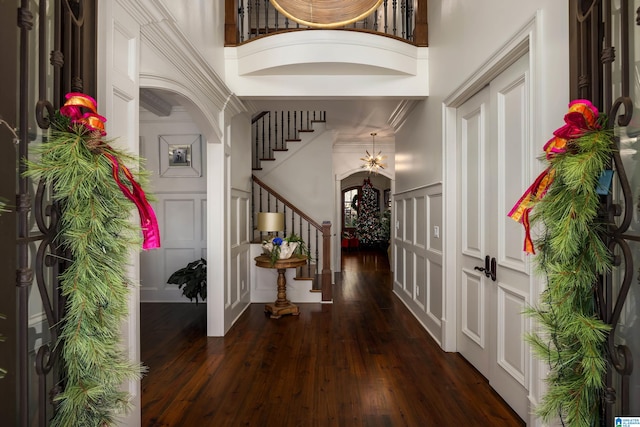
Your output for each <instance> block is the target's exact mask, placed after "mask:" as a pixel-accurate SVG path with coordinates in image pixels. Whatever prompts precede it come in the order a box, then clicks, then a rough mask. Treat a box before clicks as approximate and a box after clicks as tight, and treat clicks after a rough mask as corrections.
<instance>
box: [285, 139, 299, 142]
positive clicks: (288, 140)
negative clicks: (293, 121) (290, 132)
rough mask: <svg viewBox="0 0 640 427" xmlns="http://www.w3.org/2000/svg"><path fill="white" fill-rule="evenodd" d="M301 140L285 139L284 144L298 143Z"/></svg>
mask: <svg viewBox="0 0 640 427" xmlns="http://www.w3.org/2000/svg"><path fill="white" fill-rule="evenodd" d="M300 141H302V140H301V139H285V142H300Z"/></svg>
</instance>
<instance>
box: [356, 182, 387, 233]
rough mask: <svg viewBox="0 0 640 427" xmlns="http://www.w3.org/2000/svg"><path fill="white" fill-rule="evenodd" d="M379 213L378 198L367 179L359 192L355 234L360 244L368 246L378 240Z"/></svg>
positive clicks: (379, 230)
mask: <svg viewBox="0 0 640 427" xmlns="http://www.w3.org/2000/svg"><path fill="white" fill-rule="evenodd" d="M380 232H381V226H380V212H379V209H378V196H377V194H376V192H375V190H374V189H373V186H372V185H371V181H370V180H369V179H368V178H367V179H365V180H364V183H363V184H362V191H361V192H360V212H359V213H358V222H357V224H356V234H357V236H358V240H360V244H362V245H370V244H374V243H377V242H378V241H379V240H380Z"/></svg>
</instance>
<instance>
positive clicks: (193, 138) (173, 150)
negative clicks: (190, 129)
mask: <svg viewBox="0 0 640 427" xmlns="http://www.w3.org/2000/svg"><path fill="white" fill-rule="evenodd" d="M158 144H159V147H160V168H159V170H160V176H161V177H163V178H164V177H184V178H188V177H200V176H202V135H200V134H188V135H158Z"/></svg>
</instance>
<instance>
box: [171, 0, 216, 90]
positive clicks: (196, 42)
mask: <svg viewBox="0 0 640 427" xmlns="http://www.w3.org/2000/svg"><path fill="white" fill-rule="evenodd" d="M162 3H163V6H165V7H166V8H167V9H168V11H169V12H170V13H171V15H172V16H173V18H174V19H175V24H176V25H177V26H178V27H179V29H180V31H181V32H182V33H184V35H185V37H186V38H187V39H188V40H189V43H191V44H193V46H194V47H195V48H196V49H197V50H198V51H199V52H200V54H201V55H202V56H203V57H204V58H205V59H206V61H207V62H208V63H209V64H211V66H212V67H213V69H214V71H215V72H216V74H217V75H219V76H221V77H222V78H224V50H223V46H224V4H225V2H224V1H209V0H189V2H188V4H187V3H185V2H182V1H176V0H164V1H163V2H162Z"/></svg>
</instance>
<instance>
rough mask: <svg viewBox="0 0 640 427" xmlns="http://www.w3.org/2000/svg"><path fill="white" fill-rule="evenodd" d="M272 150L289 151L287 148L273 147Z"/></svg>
mask: <svg viewBox="0 0 640 427" xmlns="http://www.w3.org/2000/svg"><path fill="white" fill-rule="evenodd" d="M273 151H289V149H288V148H274V149H273Z"/></svg>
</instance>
